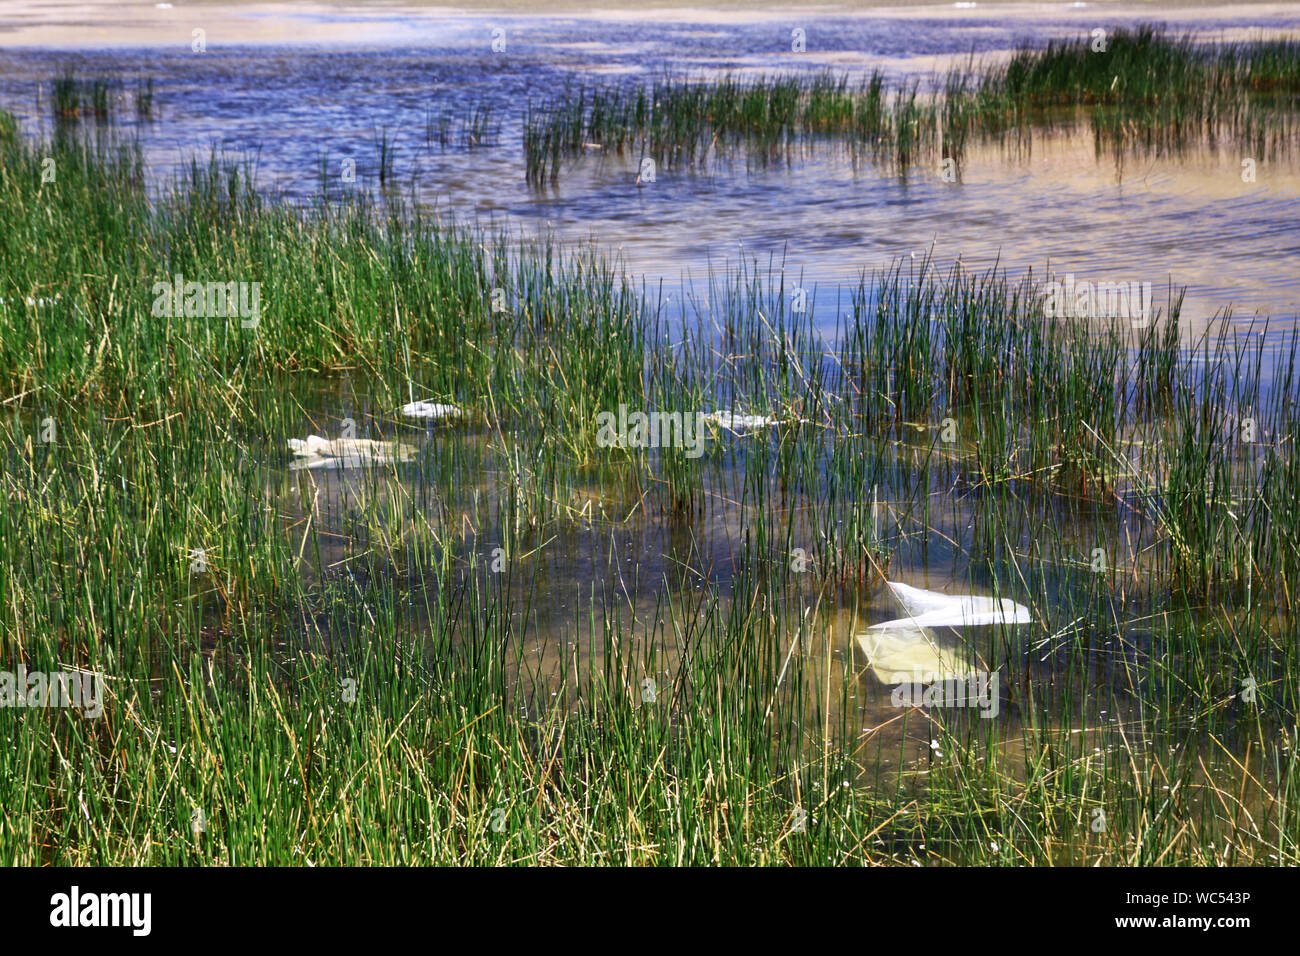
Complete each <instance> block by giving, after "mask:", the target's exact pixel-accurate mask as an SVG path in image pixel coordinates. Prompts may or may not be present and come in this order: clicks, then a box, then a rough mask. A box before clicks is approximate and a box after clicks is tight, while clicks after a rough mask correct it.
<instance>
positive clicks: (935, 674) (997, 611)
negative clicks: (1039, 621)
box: [857, 581, 1033, 684]
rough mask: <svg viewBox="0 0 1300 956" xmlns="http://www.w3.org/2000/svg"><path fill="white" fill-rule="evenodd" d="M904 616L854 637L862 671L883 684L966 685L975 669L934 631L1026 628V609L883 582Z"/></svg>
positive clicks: (1006, 601)
mask: <svg viewBox="0 0 1300 956" xmlns="http://www.w3.org/2000/svg"><path fill="white" fill-rule="evenodd" d="M885 583H886V584H887V585H888V586H889V589H890V590H891V591H892V592H893V594H894V597H895V598H897V599H898V602H899V603H900V604H901V605H902V606H903V610H904V611H905V612H906V613H907V616H906V617H901V618H898V619H897V620H893V621H885V622H883V623H881V624H873V625H872V626H871V627H869V628H867V629H866V630H865V631H862V632H861V633H859V634H858V635H857V641H858V646H859V647H861V648H862V653H863V654H864V655H866V658H867V666H868V667H870V668H871V671H872V673H873V674H874V675H875V676H876V679H877V680H879V681H881V682H882V683H885V684H902V683H908V682H921V681H922V680H925V681H936V680H938V681H945V680H954V679H955V680H966V679H967V678H970V677H973V676H975V675H977V674H978V673H979V672H980V671H981V668H979V667H977V666H976V665H975V664H974V663H973V662H972V661H970V660H969V659H968V658H966V657H965V655H964V654H963V653H962V652H961V651H959V650H958V649H956V648H949V647H945V646H944V645H943V644H942V643H941V642H940V640H939V637H938V635H937V634H936V632H935V628H941V627H947V628H962V627H978V626H982V625H988V624H1028V623H1029V622H1030V621H1032V620H1033V618H1032V617H1031V616H1030V614H1029V608H1027V607H1025V606H1024V605H1023V604H1017V603H1016V602H1015V601H1012V600H1009V599H1007V598H991V597H980V596H977V595H973V594H955V595H954V594H941V593H939V592H938V591H926V590H923V589H921V588H914V587H911V586H910V585H907V584H899V583H896V582H894V581H886V582H885Z"/></svg>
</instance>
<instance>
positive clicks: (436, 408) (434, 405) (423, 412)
mask: <svg viewBox="0 0 1300 956" xmlns="http://www.w3.org/2000/svg"><path fill="white" fill-rule="evenodd" d="M401 412H402V414H403V415H405V416H406V417H407V418H424V419H429V420H430V421H443V420H444V419H450V418H462V417H464V415H465V413H464V411H462V410H461V409H460V408H459V407H458V406H456V405H448V404H443V403H441V402H408V403H407V404H405V405H403V406H402V408H401Z"/></svg>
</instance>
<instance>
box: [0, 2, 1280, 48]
mask: <svg viewBox="0 0 1300 956" xmlns="http://www.w3.org/2000/svg"><path fill="white" fill-rule="evenodd" d="M1297 15H1300V7H1297V5H1295V4H1281V3H1274V2H1265V3H1243V4H1225V3H1221V2H1213V3H1211V2H1206V3H1133V2H1131V0H1088V2H1086V3H1082V4H1080V3H1078V2H1070V0H1063V2H1025V3H1005V2H1002V3H982V2H981V3H974V4H971V3H962V4H957V3H953V2H928V0H926V2H920V3H909V4H901V3H898V2H897V0H895V2H886V3H862V2H834V0H831V2H827V0H816V2H810V3H783V2H769V3H763V2H757V3H756V2H746V0H704V2H699V0H649V2H648V3H640V2H637V0H594V2H592V3H588V4H583V3H580V2H574V0H505V2H503V0H489V2H486V3H473V4H460V5H453V4H447V3H444V2H419V0H416V2H411V0H403V2H387V0H369V2H366V0H347V2H344V0H339V2H328V0H326V2H320V0H316V2H300V0H290V2H282V3H268V2H259V0H251V2H230V0H212V2H203V0H198V2H195V0H188V2H187V0H172V2H170V3H168V2H154V0H143V2H142V0H124V2H104V0H101V2H93V0H92V2H86V0H18V2H13V3H5V4H3V6H0V47H46V48H57V49H91V48H103V47H130V46H176V47H182V48H185V47H189V46H190V45H191V37H192V34H193V31H194V30H195V29H202V30H203V31H204V34H205V39H206V42H207V44H208V45H209V46H210V47H215V46H221V45H224V46H243V45H263V44H274V45H278V44H294V43H303V44H325V45H363V44H366V45H368V44H380V45H382V44H392V43H410V42H412V41H413V40H415V41H418V39H419V38H420V36H421V35H426V36H427V35H434V36H436V35H439V34H444V33H447V32H455V30H456V28H457V27H458V26H459V27H461V28H464V27H465V26H467V25H468V24H470V23H473V22H474V21H475V20H477V19H480V18H490V17H503V18H510V19H521V18H532V17H562V18H568V17H576V18H583V19H593V20H603V21H625V22H656V21H661V22H662V21H675V22H683V21H688V22H689V21H699V22H708V23H728V22H733V23H740V22H761V21H763V20H782V21H791V20H797V19H799V18H809V19H816V18H822V17H891V18H892V17H917V16H924V17H926V18H927V19H948V18H952V19H961V18H971V19H978V20H988V19H991V18H995V19H1001V20H1007V19H1021V18H1023V19H1033V18H1052V19H1056V20H1060V19H1077V20H1079V21H1080V22H1096V21H1098V20H1111V19H1114V20H1131V19H1152V20H1159V21H1165V22H1169V23H1171V24H1177V23H1179V22H1180V21H1188V22H1190V21H1196V20H1206V19H1214V20H1237V21H1240V22H1241V23H1242V25H1243V27H1247V26H1250V25H1252V24H1254V23H1259V22H1263V21H1267V20H1272V19H1275V18H1278V17H1294V16H1297Z"/></svg>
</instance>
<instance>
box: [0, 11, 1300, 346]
mask: <svg viewBox="0 0 1300 956" xmlns="http://www.w3.org/2000/svg"><path fill="white" fill-rule="evenodd" d="M91 6H92V8H93V5H91ZM95 9H98V8H95ZM222 10H225V14H224V16H225V17H226V19H222V18H221V16H219V15H218V12H219V11H222ZM217 11H218V12H213V11H212V9H211V8H203V13H202V15H200V14H199V13H197V12H193V13H192V12H190V11H189V10H188V9H187V8H183V9H180V10H178V9H176V8H175V7H172V8H166V6H165V5H164V8H162V9H159V8H156V7H151V6H150V5H147V4H145V5H133V6H131V7H130V15H129V16H127V15H126V14H123V17H124V20H123V23H127V24H133V27H132V30H133V31H134V32H131V31H127V30H126V27H122V28H121V30H119V31H118V32H117V33H114V32H112V30H111V29H110V27H112V26H113V23H112V20H113V18H112V17H109V16H107V15H103V12H102V10H100V11H99V13H98V14H96V16H98V17H99V19H95V16H89V15H88V21H87V22H88V23H91V24H92V25H91V26H87V27H86V28H84V29H76V28H75V27H66V28H64V29H63V32H62V33H59V34H57V35H56V36H53V39H54V40H56V41H58V42H59V43H60V45H61V48H59V49H50V48H46V47H40V46H9V47H6V48H0V105H3V106H4V107H5V108H7V109H10V110H12V111H14V112H16V113H17V114H18V115H19V116H20V117H21V118H22V119H23V120H24V121H25V122H26V124H27V128H28V129H29V130H32V131H33V132H35V131H37V130H40V129H42V128H43V127H44V126H47V125H48V123H49V119H48V116H49V109H48V102H42V98H45V99H46V100H47V99H48V96H49V87H50V81H51V80H52V78H53V77H55V76H56V75H58V74H60V73H61V72H63V71H64V70H65V69H67V68H73V69H75V70H76V71H77V73H78V74H83V75H96V76H99V75H103V76H109V77H113V78H116V79H118V80H120V81H121V82H122V83H123V84H124V86H125V87H126V89H127V90H131V89H133V88H134V85H135V83H136V82H137V80H138V79H139V78H142V77H147V78H152V79H153V80H154V83H155V91H156V92H155V119H154V120H153V121H152V122H149V123H144V124H139V125H138V126H137V127H136V128H135V129H133V130H131V132H132V133H136V134H138V135H139V137H140V139H141V141H142V143H143V146H144V150H145V155H146V158H147V160H148V162H149V164H150V167H151V169H152V171H153V174H154V175H155V176H156V177H157V178H158V179H159V180H160V181H166V180H167V179H168V178H169V177H170V176H171V175H172V174H173V172H174V170H175V168H176V166H177V164H178V163H179V162H181V161H182V160H183V159H187V158H188V157H190V156H192V155H194V154H195V153H196V152H198V153H200V154H202V155H206V154H207V153H208V152H209V151H210V150H211V149H213V148H217V149H220V150H221V151H222V152H223V153H224V154H225V155H227V156H229V157H235V158H244V159H248V160H250V161H252V162H253V163H254V165H255V168H256V172H257V175H258V179H259V182H260V183H261V184H262V185H263V187H264V188H266V189H267V190H273V191H278V192H281V193H283V194H285V195H287V196H289V197H291V198H294V199H298V200H304V201H305V200H309V199H310V198H311V197H312V196H314V195H317V194H318V192H319V189H320V169H321V166H322V162H323V163H324V164H325V167H326V168H327V169H328V170H329V171H330V175H331V177H332V178H333V180H334V182H335V187H334V188H335V189H340V188H345V187H343V186H342V185H341V183H340V182H339V180H340V177H341V173H342V170H343V168H344V163H345V162H351V163H355V170H356V176H357V183H358V185H359V186H361V187H362V188H364V187H366V186H373V185H376V179H377V175H376V173H377V168H378V155H379V148H380V147H379V141H380V140H381V139H383V138H384V137H385V136H386V137H387V138H388V140H389V141H390V142H391V143H392V146H393V149H394V151H395V158H394V163H393V170H394V180H395V181H396V182H398V183H399V184H400V185H401V186H402V188H403V189H404V190H407V191H413V192H414V194H415V195H416V196H417V197H418V198H419V199H420V201H422V202H424V203H427V204H429V205H430V206H436V207H437V208H438V209H440V210H443V211H445V212H446V213H447V214H448V216H449V217H454V218H456V219H457V220H459V221H479V222H491V223H493V224H496V225H498V226H504V227H506V228H509V229H511V230H517V231H518V232H519V233H520V234H521V235H524V236H531V235H536V234H537V233H539V232H542V231H550V232H552V233H553V234H555V235H556V236H558V237H560V238H561V239H563V240H566V241H570V242H588V241H590V242H594V243H595V244H596V245H597V247H599V248H601V249H602V250H604V251H606V252H608V253H609V254H610V255H611V256H617V257H619V258H620V259H621V261H622V263H623V264H624V265H625V267H626V268H627V269H628V270H629V271H630V272H631V273H632V274H633V275H635V276H637V277H645V278H646V279H647V280H649V281H650V282H651V283H656V284H657V283H658V282H660V281H663V282H664V283H665V289H666V290H667V291H666V295H667V296H668V297H669V306H670V307H671V306H672V303H673V302H674V301H676V302H680V301H681V299H680V296H681V294H682V292H683V289H682V287H681V283H682V280H683V278H685V277H690V278H693V279H695V280H696V281H698V280H700V279H702V278H703V277H704V275H705V274H706V273H708V271H709V270H710V269H711V268H712V269H713V270H715V271H716V270H721V269H724V268H726V267H727V266H728V265H729V264H734V263H735V262H736V260H737V259H738V258H739V257H741V256H745V257H751V256H753V257H757V258H758V259H759V260H760V262H762V263H763V264H764V265H766V264H767V262H768V261H769V259H770V258H772V257H775V259H776V261H778V262H779V263H782V262H783V263H784V266H785V268H786V270H787V275H788V276H790V277H791V279H792V280H795V281H801V283H802V285H803V286H805V287H807V288H808V289H810V290H815V291H816V293H817V294H816V297H815V304H814V309H815V310H817V311H815V318H816V319H817V321H818V323H819V325H820V326H821V327H822V328H823V329H825V330H826V331H827V332H830V331H832V330H833V327H834V320H835V314H834V313H835V309H836V305H835V290H836V289H837V288H840V287H844V286H847V285H850V284H852V283H854V282H855V280H856V278H857V276H858V275H859V273H860V272H862V271H863V270H871V269H876V268H883V267H885V266H887V265H888V264H889V263H890V262H891V261H892V260H894V259H895V258H896V257H898V256H907V255H909V254H911V253H924V252H926V251H927V250H930V249H931V248H933V250H934V255H935V258H936V259H937V261H938V262H939V263H940V265H943V264H945V263H947V262H950V261H952V260H953V259H954V258H955V257H956V256H958V255H961V256H962V257H963V262H964V263H966V264H968V265H970V266H971V267H973V268H976V269H979V268H982V267H987V266H989V265H991V264H993V263H994V262H997V263H999V264H1000V265H1003V266H1006V267H1007V268H1009V269H1011V270H1013V271H1015V272H1020V271H1022V270H1025V269H1029V268H1033V269H1034V270H1035V271H1036V272H1041V271H1042V270H1044V269H1045V268H1046V267H1048V266H1050V267H1051V268H1052V269H1053V270H1054V271H1056V272H1058V273H1062V274H1064V273H1068V272H1072V273H1074V274H1075V275H1076V276H1078V277H1079V278H1080V279H1083V278H1093V279H1101V280H1107V281H1149V282H1151V283H1152V284H1153V286H1154V288H1155V289H1156V290H1157V293H1156V294H1157V299H1158V301H1161V302H1163V298H1164V295H1163V290H1164V289H1165V288H1166V287H1167V285H1168V284H1169V283H1170V282H1172V283H1174V284H1175V285H1185V286H1187V288H1188V293H1187V300H1186V303H1185V308H1184V316H1185V317H1187V318H1189V319H1191V320H1192V321H1191V323H1190V324H1189V328H1190V329H1191V330H1192V331H1193V332H1195V331H1197V330H1199V329H1200V328H1201V327H1203V324H1204V321H1205V320H1206V319H1207V318H1209V317H1210V316H1213V315H1215V314H1216V313H1219V312H1221V311H1222V310H1225V309H1228V308H1231V309H1232V310H1233V312H1234V314H1235V315H1236V316H1237V317H1238V319H1249V318H1251V317H1252V316H1256V315H1265V316H1270V317H1271V318H1272V320H1273V327H1274V328H1282V327H1285V326H1287V325H1290V324H1293V323H1294V320H1295V317H1296V315H1297V313H1300V229H1297V228H1296V224H1297V222H1300V166H1298V165H1297V162H1296V161H1295V158H1294V157H1293V158H1291V159H1285V158H1284V159H1280V160H1278V161H1276V162H1272V163H1268V162H1261V163H1260V164H1259V166H1258V168H1257V178H1256V181H1255V182H1253V183H1247V182H1242V177H1241V175H1240V173H1241V167H1240V162H1241V159H1242V157H1241V156H1238V155H1237V154H1236V152H1235V151H1224V150H1215V149H1208V148H1207V149H1199V150H1195V151H1193V152H1191V153H1188V154H1185V155H1182V156H1178V157H1165V158H1150V157H1140V156H1135V157H1130V158H1129V159H1127V160H1126V161H1125V162H1124V163H1123V164H1117V163H1116V162H1115V161H1114V160H1113V159H1112V158H1110V157H1109V156H1104V155H1103V156H1100V157H1099V156H1098V155H1097V153H1096V150H1095V148H1094V144H1093V139H1092V134H1091V132H1090V130H1088V129H1087V128H1074V129H1071V128H1069V127H1065V128H1063V129H1060V130H1058V131H1055V132H1051V133H1039V134H1036V135H1035V137H1034V139H1033V141H1032V144H1031V146H1030V148H1029V149H1027V150H1020V151H1012V150H1008V149H1006V148H1003V147H1002V146H1000V145H986V146H982V147H976V148H975V149H973V150H971V151H970V154H969V155H968V157H967V159H966V161H965V163H964V164H963V170H962V181H961V182H960V183H945V182H943V181H942V178H941V176H940V175H939V170H937V169H913V170H912V171H911V172H910V173H909V174H908V175H907V176H906V177H901V176H899V175H897V174H896V173H895V172H894V171H892V170H890V169H887V168H881V167H877V166H874V165H872V164H870V163H866V162H858V163H855V162H853V159H852V157H851V156H849V155H847V153H846V152H845V151H844V150H842V149H837V148H835V147H831V146H828V147H826V148H820V149H813V150H811V151H809V152H807V153H801V154H800V155H798V156H795V157H792V159H791V161H789V162H783V163H778V164H756V163H753V162H746V161H745V159H744V158H743V157H737V158H735V159H734V160H730V161H727V160H724V161H716V162H715V161H709V162H707V163H704V164H702V165H701V166H700V167H699V168H694V169H674V170H667V169H665V170H660V172H659V175H658V177H657V180H656V182H655V183H653V184H643V185H640V186H639V185H638V184H637V182H636V174H637V163H638V160H639V157H638V156H636V155H632V154H628V155H623V156H617V155H615V156H603V157H597V155H596V154H589V155H588V156H587V157H584V158H582V159H581V160H579V161H577V162H575V163H571V164H569V165H567V166H566V167H565V168H564V170H563V172H562V174H561V176H560V177H559V181H558V183H557V184H555V185H554V186H550V185H548V186H547V187H546V188H543V189H535V188H533V187H531V186H530V185H529V184H528V183H527V182H526V181H525V179H524V159H523V148H522V139H521V129H522V125H523V116H524V113H525V111H526V109H527V107H528V105H529V104H534V105H540V104H543V103H545V102H546V101H547V100H548V99H550V98H552V97H554V96H555V95H556V94H557V93H558V92H560V91H561V90H562V89H563V88H564V87H565V86H566V84H581V83H584V82H592V81H595V80H604V81H612V80H616V79H617V80H625V81H627V82H634V81H638V80H653V79H655V78H657V77H660V76H662V75H664V74H673V75H686V76H697V75H706V74H710V75H711V74H721V73H745V74H750V73H777V72H791V71H808V70H816V69H820V68H829V69H833V70H837V71H844V72H848V73H851V74H861V73H863V72H865V71H870V70H872V69H875V68H881V69H884V70H885V71H886V72H887V74H888V75H889V76H890V77H892V78H894V79H901V78H904V77H915V78H919V79H921V80H922V82H923V85H924V83H925V82H928V81H929V80H930V79H932V78H933V77H934V76H936V75H937V71H940V70H942V69H943V68H944V67H945V66H946V65H947V64H948V63H952V62H955V61H959V60H963V59H965V58H967V57H970V56H972V55H973V56H974V57H975V58H976V60H977V61H992V60H995V59H996V58H997V57H998V56H1000V55H1004V54H1005V52H1006V51H1008V50H1009V49H1012V48H1014V47H1015V46H1016V45H1017V44H1018V43H1021V42H1026V41H1027V42H1031V43H1042V42H1044V41H1045V40H1047V39H1048V38H1050V37H1056V36H1062V37H1066V36H1068V37H1073V36H1078V35H1080V34H1081V33H1083V32H1086V31H1087V30H1088V29H1090V28H1091V27H1092V26H1093V25H1094V24H1095V23H1096V22H1104V23H1106V24H1107V25H1109V24H1115V23H1126V22H1128V23H1131V22H1135V19H1161V18H1162V16H1163V18H1165V19H1169V20H1171V26H1173V27H1174V28H1175V29H1177V30H1184V29H1186V30H1190V31H1195V32H1197V33H1201V34H1204V35H1206V36H1214V37H1222V36H1230V37H1238V36H1252V35H1259V33H1260V32H1262V31H1267V32H1272V33H1280V32H1287V31H1294V30H1295V29H1296V28H1297V27H1300V11H1296V10H1294V9H1292V10H1291V11H1290V12H1288V11H1287V10H1286V9H1285V8H1271V7H1269V8H1243V9H1241V10H1237V11H1230V10H1223V9H1220V8H1208V9H1205V10H1198V9H1195V8H1192V9H1190V10H1188V9H1182V10H1179V11H1176V12H1170V11H1154V13H1155V16H1153V11H1150V10H1145V11H1142V12H1140V13H1133V12H1130V11H1127V10H1126V9H1111V8H1107V9H1105V10H1104V11H1103V10H1101V9H1100V8H1098V7H1095V6H1094V7H1092V8H1088V7H1087V6H1086V5H1079V4H1043V5H1032V6H1027V7H1026V6H1022V7H1019V8H1016V9H1015V15H1014V16H1008V15H1006V10H1005V9H1004V8H990V9H989V12H987V13H986V12H983V8H982V7H980V6H976V7H975V8H974V9H970V8H968V7H965V6H963V5H958V6H957V7H956V8H954V7H952V6H951V5H936V6H932V7H924V8H921V9H920V10H919V11H917V12H915V14H914V15H913V16H910V17H903V16H900V15H898V12H897V11H879V12H877V13H872V12H870V11H868V12H865V13H858V14H857V15H853V16H844V15H835V14H834V13H832V14H829V15H825V16H811V15H808V14H800V15H792V14H784V13H782V12H781V11H780V10H779V9H776V8H773V9H764V8H755V9H753V10H751V11H749V13H748V14H745V13H742V12H738V9H737V8H734V7H732V8H724V9H719V10H712V11H710V10H681V11H674V10H672V9H667V10H655V11H649V12H647V11H641V10H639V9H631V8H630V9H629V10H628V11H625V12H624V13H620V12H618V11H614V12H607V13H606V14H605V15H601V16H596V17H586V18H581V19H579V18H575V17H572V16H566V15H563V14H556V15H550V16H520V15H518V14H517V13H511V12H506V13H495V14H491V15H487V14H485V15H479V16H476V15H469V14H463V13H454V12H449V11H446V10H440V9H437V8H420V7H389V6H386V5H379V6H371V7H366V8H357V7H342V6H329V5H323V6H310V7H306V6H305V7H300V8H299V7H291V8H289V12H287V13H286V12H285V11H284V10H277V11H275V12H274V13H272V12H270V11H264V10H263V9H262V8H261V7H259V6H257V5H247V6H240V5H234V6H233V7H230V5H225V6H224V7H223V6H221V5H218V7H217ZM232 11H233V12H232ZM624 14H626V15H624ZM651 14H653V15H651ZM132 18H134V19H132ZM1102 18H1104V19H1102ZM192 23H212V24H215V25H213V26H212V27H211V28H210V29H208V31H207V33H206V34H205V38H206V51H205V52H202V53H195V52H193V51H192V49H191V41H190V25H191V24H192ZM24 24H25V26H24ZM232 24H233V25H232ZM7 25H8V26H9V27H10V33H9V34H7V35H8V36H9V37H10V38H11V39H12V40H14V41H17V42H20V43H38V42H43V41H44V42H49V41H50V39H51V37H50V36H49V35H47V34H43V33H41V32H40V30H39V29H37V27H35V26H33V24H32V23H27V22H26V21H24V20H23V18H22V16H20V15H18V14H14V15H12V19H11V20H10V21H9V23H8V24H7ZM795 26H798V27H799V28H801V29H804V30H805V33H806V36H807V52H805V53H803V54H795V53H792V52H791V50H790V47H791V42H790V31H791V30H792V29H793V28H794V27H795ZM498 29H499V30H501V31H504V33H503V34H501V36H503V37H504V40H505V44H506V45H505V50H504V51H503V52H493V50H492V46H491V45H492V38H493V31H494V30H498ZM142 35H143V36H149V37H150V38H151V40H152V42H154V43H155V44H156V45H154V46H150V47H148V48H141V47H138V46H137V47H130V46H120V45H113V46H107V47H99V48H97V47H96V46H95V44H96V43H121V42H122V38H123V36H136V37H139V36H142ZM4 36H6V34H0V38H2V37H4ZM295 37H296V38H298V39H299V41H300V42H284V41H285V40H292V39H293V38H295ZM137 42H138V40H137ZM479 107H485V108H486V109H487V110H488V115H489V121H488V123H489V136H488V137H487V142H486V143H484V144H480V145H478V146H476V147H473V148H468V147H466V145H465V143H464V142H463V138H462V137H461V136H460V135H459V131H460V130H461V127H462V124H463V123H464V121H465V118H466V117H467V116H468V115H470V114H471V112H472V111H473V110H475V109H477V108H479ZM128 115H129V114H128ZM444 116H445V117H447V120H448V121H449V123H450V127H449V128H450V133H451V135H450V142H448V143H447V144H445V145H444V144H443V143H441V142H440V141H439V135H438V126H439V123H440V122H442V117H444ZM799 277H802V279H801V280H800V279H799Z"/></svg>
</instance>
